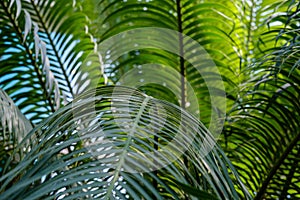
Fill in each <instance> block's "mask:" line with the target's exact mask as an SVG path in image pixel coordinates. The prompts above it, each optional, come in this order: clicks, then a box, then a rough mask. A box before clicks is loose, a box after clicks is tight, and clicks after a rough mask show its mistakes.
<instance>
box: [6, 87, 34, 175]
mask: <svg viewBox="0 0 300 200" xmlns="http://www.w3.org/2000/svg"><path fill="white" fill-rule="evenodd" d="M0 122H1V123H0V144H1V145H0V157H1V161H0V162H1V163H0V174H1V175H2V174H3V173H4V172H5V171H8V170H10V169H11V168H12V167H13V166H14V165H16V163H17V162H18V161H19V159H20V156H21V155H22V153H23V150H22V149H20V151H19V152H18V151H17V152H18V153H16V154H15V156H12V154H13V151H14V150H15V148H16V147H17V146H18V144H19V143H20V142H21V141H22V140H23V139H24V138H25V136H26V134H27V133H28V132H29V131H30V130H31V129H32V125H31V124H30V122H29V121H28V120H27V119H26V118H25V116H24V115H23V114H22V113H21V112H20V110H19V109H18V108H17V107H16V106H15V104H14V102H13V101H12V100H11V98H10V97H9V96H8V95H7V94H6V93H5V92H4V91H3V90H1V89H0ZM10 156H12V157H11V158H12V159H9V157H10Z"/></svg>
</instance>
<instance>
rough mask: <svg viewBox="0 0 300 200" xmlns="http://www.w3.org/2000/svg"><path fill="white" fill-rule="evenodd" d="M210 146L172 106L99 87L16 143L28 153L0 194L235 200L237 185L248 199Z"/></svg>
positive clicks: (131, 92)
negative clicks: (203, 197)
mask: <svg viewBox="0 0 300 200" xmlns="http://www.w3.org/2000/svg"><path fill="white" fill-rule="evenodd" d="M214 145H215V141H214V139H213V138H212V137H211V135H210V134H209V132H208V130H207V129H206V128H205V127H204V126H203V124H201V123H200V122H199V121H198V120H196V119H195V118H194V117H193V116H192V115H190V114H188V113H187V112H186V111H184V110H182V109H180V108H179V107H177V106H174V105H172V104H170V103H168V102H166V101H161V100H157V99H154V98H151V97H149V96H147V95H144V94H142V93H140V92H138V91H137V90H134V89H130V88H125V87H103V88H99V89H98V90H97V91H91V92H88V93H85V94H84V95H82V96H80V98H78V99H77V100H75V101H74V102H73V103H72V104H69V105H68V106H66V107H64V108H62V109H60V110H58V111H57V112H56V113H55V114H54V115H53V116H52V117H50V118H49V119H47V120H46V121H45V122H44V123H42V124H41V125H39V126H38V127H36V128H35V129H34V130H33V131H31V132H30V133H29V135H28V136H27V138H25V139H24V140H23V142H22V143H21V144H20V146H19V148H22V149H24V148H25V149H27V150H28V152H27V153H26V155H25V156H24V157H22V160H21V162H20V163H19V164H18V165H17V166H16V167H15V168H14V169H13V170H11V171H10V172H8V173H6V174H5V175H4V176H2V177H1V178H0V181H1V182H2V184H1V190H0V191H1V195H0V197H1V199H6V198H11V199H40V198H43V199H50V198H53V196H55V197H56V198H58V199H60V198H64V199H74V198H80V199H83V198H103V199H116V198H121V199H125V198H129V199H131V198H132V199H153V198H155V199H165V198H167V199H182V198H193V197H192V196H193V195H195V192H191V188H195V189H196V188H197V189H196V190H197V191H198V192H201V191H206V192H201V193H200V194H199V197H200V196H206V197H214V196H216V197H218V198H221V199H223V198H224V199H231V198H234V199H237V198H238V194H237V192H236V189H235V187H237V188H239V189H240V191H243V192H244V195H245V196H244V198H248V197H249V196H248V195H247V192H246V191H245V190H244V189H243V185H242V184H241V183H240V181H239V179H238V177H237V176H236V175H237V174H236V172H235V170H234V168H232V166H231V164H230V162H229V161H228V159H227V158H226V156H225V155H224V153H223V152H222V150H221V149H220V148H219V147H218V146H214ZM212 147H213V148H212ZM209 149H212V150H211V151H208V150H209ZM180 154H186V156H187V157H188V158H189V159H190V160H191V165H192V166H193V167H194V169H195V170H197V171H198V175H199V176H201V178H202V180H205V181H204V182H199V181H197V180H196V179H198V178H200V177H195V176H194V174H193V173H191V172H190V171H189V170H188V169H187V168H186V167H185V165H184V163H183V161H182V159H181V158H180ZM228 169H230V172H231V173H233V174H234V176H236V179H235V180H234V182H232V181H231V179H230V178H229V174H228V173H229V172H228ZM236 181H237V182H236ZM154 183H155V184H154ZM9 186H11V187H9Z"/></svg>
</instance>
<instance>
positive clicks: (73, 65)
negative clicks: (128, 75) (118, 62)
mask: <svg viewBox="0 0 300 200" xmlns="http://www.w3.org/2000/svg"><path fill="white" fill-rule="evenodd" d="M77 10H78V8H76V6H75V7H74V6H73V5H72V2H67V3H66V1H38V2H37V1H33V0H32V1H25V0H24V1H20V0H17V1H13V0H11V1H7V0H5V1H1V7H0V13H1V14H0V16H1V17H0V23H1V27H0V34H1V35H0V37H1V45H0V46H1V47H0V48H1V49H0V52H1V58H0V59H1V67H0V76H1V79H0V80H1V81H0V85H1V88H4V89H5V91H6V92H7V93H8V94H9V95H10V96H11V98H12V99H13V100H14V101H15V102H16V104H17V105H18V106H19V107H20V109H21V110H22V112H24V113H25V115H26V116H28V117H29V118H30V119H31V120H32V121H35V122H39V121H41V120H42V119H43V118H45V117H47V116H49V114H50V113H52V112H54V111H55V110H56V109H57V108H59V106H60V105H61V104H62V99H64V100H65V101H70V100H71V99H72V98H74V97H75V96H76V95H77V94H79V93H80V92H82V91H83V90H84V88H81V89H80V87H81V86H82V85H85V84H84V83H85V82H86V81H87V79H85V80H84V77H85V76H84V73H85V72H84V71H82V69H81V68H83V66H84V65H87V64H88V65H89V69H90V71H96V70H95V68H96V67H97V68H98V69H99V70H98V71H99V72H98V75H99V78H100V77H101V76H100V73H101V72H100V67H99V66H100V61H99V59H98V55H97V53H94V46H95V44H94V42H93V41H92V37H91V36H90V35H89V34H88V33H86V31H85V29H84V28H85V25H86V23H87V22H86V18H85V16H84V15H83V14H82V13H81V12H79V11H77ZM88 58H89V61H90V62H91V63H87V61H86V60H87V59H88ZM87 71H88V70H87ZM93 75H94V74H93ZM11 79H13V80H14V82H13V83H11Z"/></svg>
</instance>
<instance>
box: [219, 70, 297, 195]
mask: <svg viewBox="0 0 300 200" xmlns="http://www.w3.org/2000/svg"><path fill="white" fill-rule="evenodd" d="M288 74H289V71H287V70H282V71H281V73H280V74H278V75H274V73H273V72H272V70H270V74H269V75H265V76H264V77H263V78H261V79H258V78H257V79H254V80H253V82H252V84H253V83H255V87H254V89H253V92H247V93H248V94H246V95H245V96H244V97H243V102H240V103H237V105H236V107H235V110H234V111H233V113H231V114H230V118H229V121H230V123H229V124H230V125H229V126H228V127H227V128H226V131H225V133H226V136H227V137H226V139H227V149H226V151H227V152H228V156H229V158H230V159H231V161H233V164H234V165H235V166H236V168H237V170H238V171H239V172H240V175H241V177H242V179H243V180H244V183H246V184H247V186H248V187H249V189H250V191H253V194H254V195H255V196H256V198H257V199H264V198H272V199H276V198H280V199H286V198H291V199H297V198H299V195H298V194H299V192H298V191H299V189H300V183H299V181H298V180H299V173H298V171H299V167H300V163H299V159H298V157H299V142H300V133H299V120H300V104H299V98H300V97H299V92H300V88H299V84H298V83H299V81H300V80H299V75H296V76H290V77H289V76H288ZM276 76H278V77H276ZM245 166H247V167H245Z"/></svg>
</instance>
